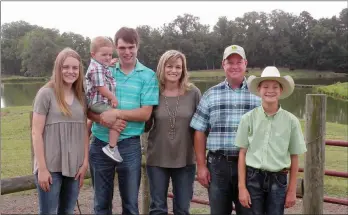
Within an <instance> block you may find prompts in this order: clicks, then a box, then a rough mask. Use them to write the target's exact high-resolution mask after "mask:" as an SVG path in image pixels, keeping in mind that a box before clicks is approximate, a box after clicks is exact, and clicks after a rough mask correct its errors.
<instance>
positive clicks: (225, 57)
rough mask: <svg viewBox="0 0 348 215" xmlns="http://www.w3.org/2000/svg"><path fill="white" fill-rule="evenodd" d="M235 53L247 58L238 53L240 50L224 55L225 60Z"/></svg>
mask: <svg viewBox="0 0 348 215" xmlns="http://www.w3.org/2000/svg"><path fill="white" fill-rule="evenodd" d="M233 54H236V55H239V56H240V57H241V58H242V59H246V58H244V57H243V56H242V55H241V54H240V53H238V52H232V53H230V54H228V55H226V56H225V57H224V60H226V59H227V58H228V57H229V56H231V55H233Z"/></svg>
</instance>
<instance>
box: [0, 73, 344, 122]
mask: <svg viewBox="0 0 348 215" xmlns="http://www.w3.org/2000/svg"><path fill="white" fill-rule="evenodd" d="M307 81H308V79H307V80H306V79H305V80H302V81H298V80H296V83H299V84H313V83H316V84H332V83H335V82H337V81H338V80H335V79H322V80H321V81H319V80H311V82H307ZM340 81H341V82H343V81H342V79H341V80H340ZM217 83H218V81H216V80H214V81H204V82H203V81H202V82H195V84H196V86H197V87H198V88H199V89H200V90H201V91H202V92H205V91H206V90H207V89H208V88H210V87H212V86H214V85H215V84H217ZM43 85H44V83H30V84H3V85H2V87H1V108H3V107H11V106H23V105H32V102H33V99H34V97H35V95H36V92H37V91H38V90H39V89H40V87H41V86H43ZM310 93H312V89H310V88H296V89H295V91H294V93H293V94H292V95H291V96H290V97H288V98H286V99H284V100H281V105H282V107H283V108H284V109H286V110H288V111H290V112H292V113H293V114H295V115H296V116H297V117H300V118H304V114H305V102H306V94H310ZM326 117H327V121H329V122H337V123H341V124H348V102H347V101H343V100H339V99H334V98H332V97H328V98H327V114H326Z"/></svg>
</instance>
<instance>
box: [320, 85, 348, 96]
mask: <svg viewBox="0 0 348 215" xmlns="http://www.w3.org/2000/svg"><path fill="white" fill-rule="evenodd" d="M314 89H315V91H317V92H318V93H325V94H327V95H329V96H332V97H335V98H339V99H344V100H348V82H344V83H336V84H332V85H328V86H320V87H315V88H314Z"/></svg>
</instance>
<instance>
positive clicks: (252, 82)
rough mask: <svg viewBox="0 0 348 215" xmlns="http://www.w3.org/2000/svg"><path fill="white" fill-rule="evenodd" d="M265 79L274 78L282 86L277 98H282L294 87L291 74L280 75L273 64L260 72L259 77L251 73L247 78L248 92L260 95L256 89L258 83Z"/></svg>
mask: <svg viewBox="0 0 348 215" xmlns="http://www.w3.org/2000/svg"><path fill="white" fill-rule="evenodd" d="M265 80H274V81H278V82H279V83H280V84H281V85H282V88H283V91H282V93H281V94H280V97H279V99H284V98H286V97H288V96H290V95H291V94H292V92H293V91H294V88H295V83H294V80H293V79H292V77H291V76H289V75H286V76H280V73H279V71H278V69H277V68H276V67H275V66H267V67H266V68H265V69H264V70H263V71H262V73H261V77H256V76H255V75H251V76H250V77H249V78H248V82H247V83H248V89H249V92H251V93H252V94H255V95H257V96H259V97H260V94H259V92H258V90H257V88H258V86H259V84H260V83H261V82H262V81H265Z"/></svg>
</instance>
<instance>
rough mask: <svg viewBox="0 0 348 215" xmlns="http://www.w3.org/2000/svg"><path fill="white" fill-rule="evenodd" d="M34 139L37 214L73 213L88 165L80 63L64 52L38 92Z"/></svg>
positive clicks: (70, 52) (66, 49) (35, 107)
mask: <svg viewBox="0 0 348 215" xmlns="http://www.w3.org/2000/svg"><path fill="white" fill-rule="evenodd" d="M33 109H34V110H33V112H34V113H33V122H32V124H33V128H32V139H33V147H34V174H35V178H36V185H37V190H38V196H39V213H40V214H73V213H74V208H75V204H76V201H77V197H78V194H79V189H80V188H81V186H82V185H83V179H84V176H85V174H86V171H87V168H88V146H89V145H88V137H87V127H86V104H85V94H84V90H83V67H82V62H81V58H80V56H79V55H78V54H77V53H76V52H75V51H74V50H72V49H70V48H65V49H64V50H62V51H61V52H60V53H59V54H58V56H57V58H56V61H55V63H54V68H53V75H52V78H51V80H50V81H49V82H48V83H47V84H46V85H45V86H43V87H42V88H41V89H40V90H39V91H38V92H37V94H36V97H35V100H34V108H33Z"/></svg>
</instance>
